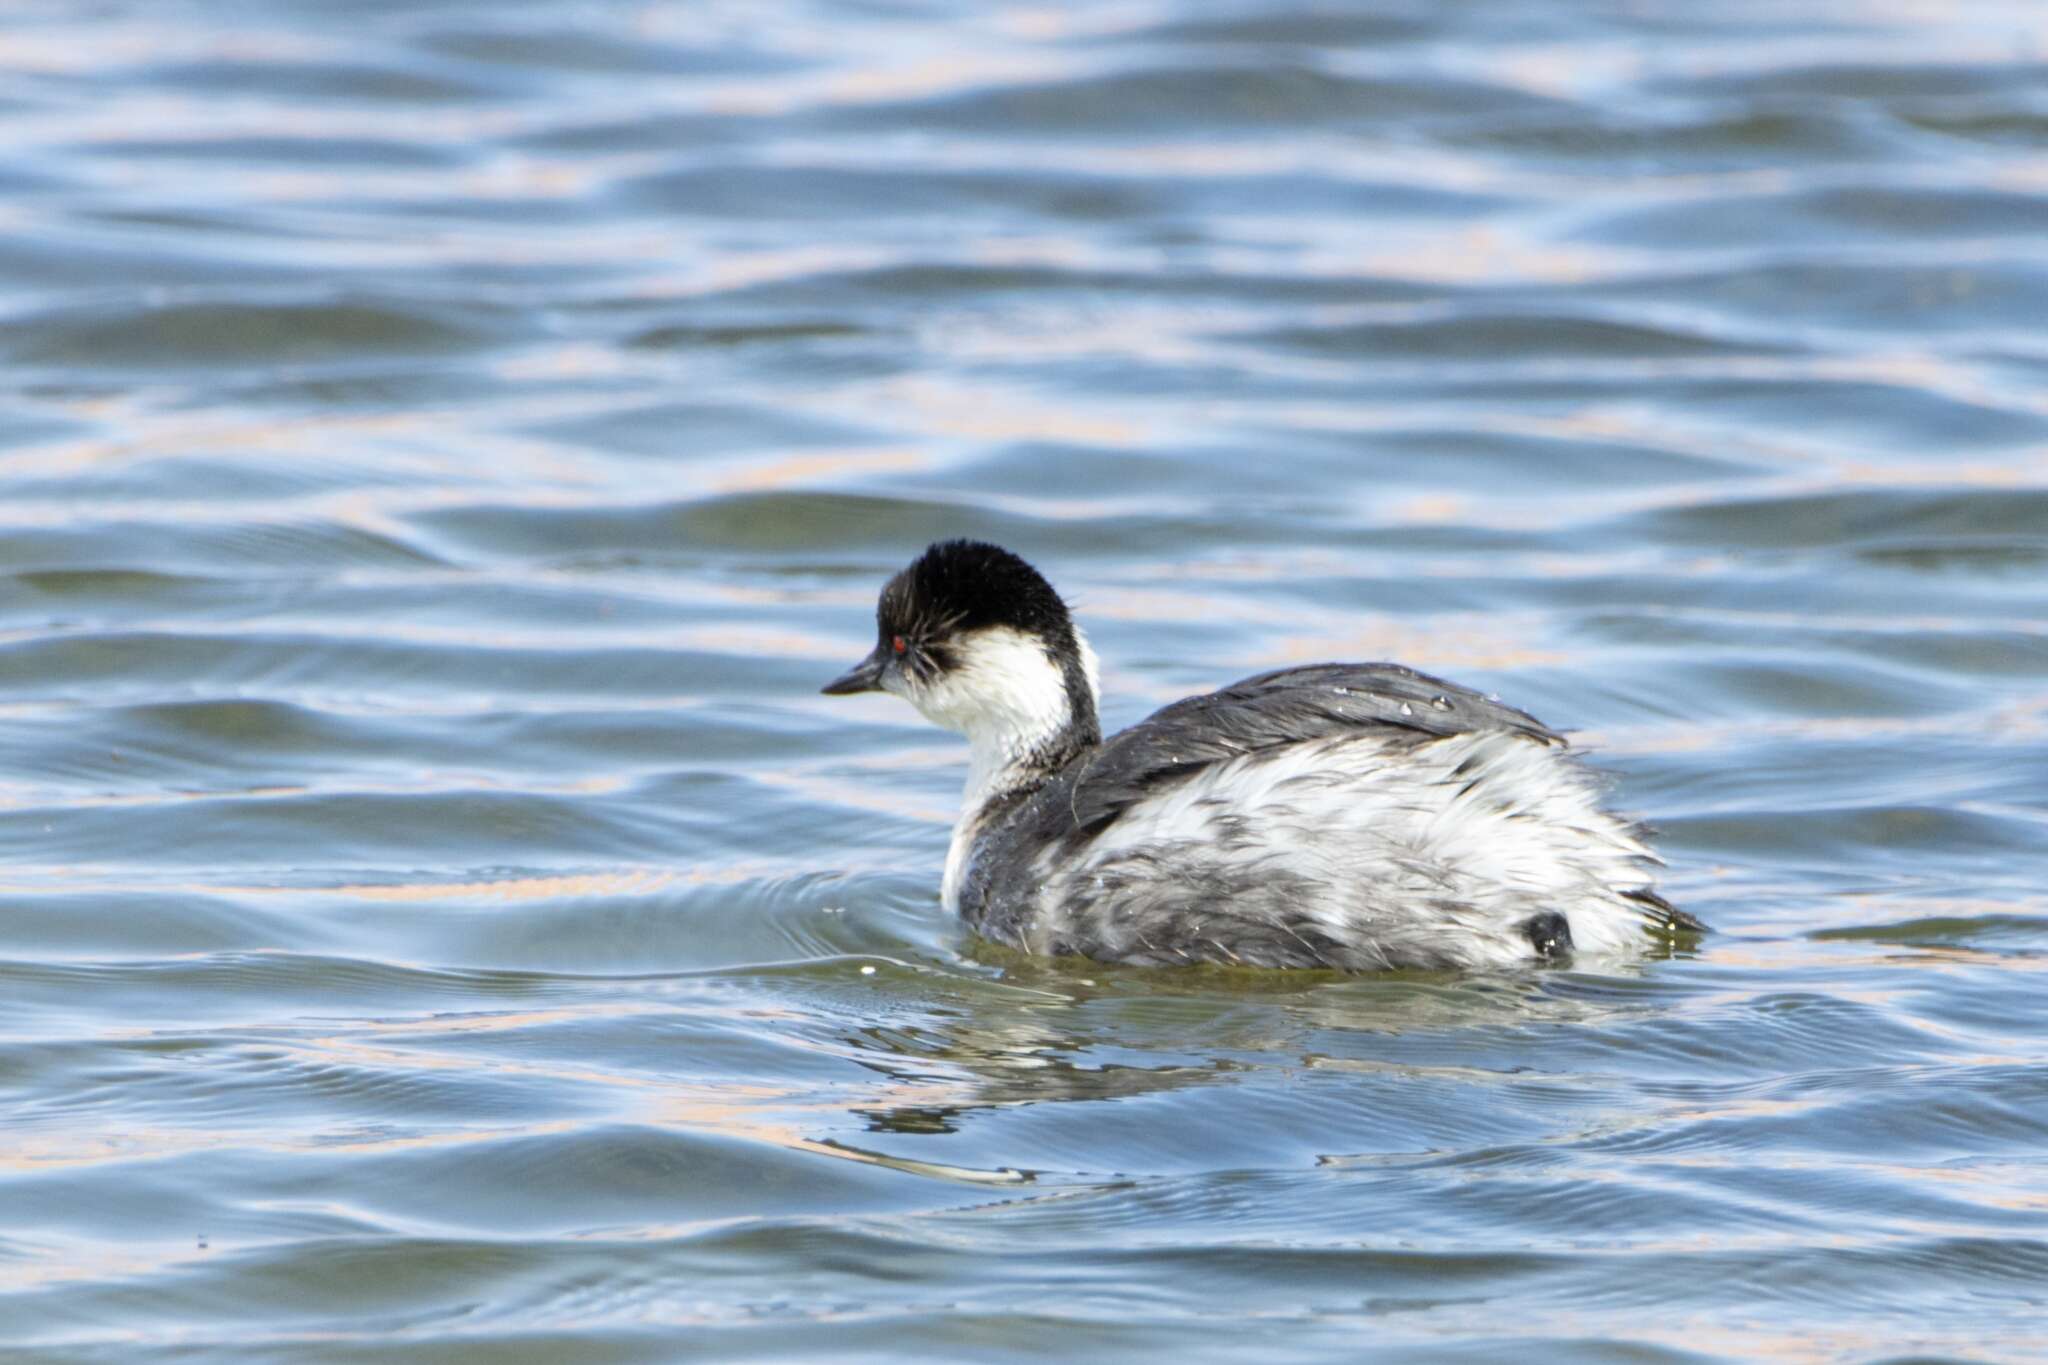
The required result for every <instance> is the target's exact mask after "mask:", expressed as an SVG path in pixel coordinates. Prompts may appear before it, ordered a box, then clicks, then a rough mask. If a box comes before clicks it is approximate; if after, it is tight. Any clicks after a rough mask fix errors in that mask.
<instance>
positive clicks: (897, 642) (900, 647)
mask: <svg viewBox="0 0 2048 1365" xmlns="http://www.w3.org/2000/svg"><path fill="white" fill-rule="evenodd" d="M889 648H891V649H893V650H895V651H896V652H897V653H898V654H901V653H902V652H903V651H904V650H906V649H909V648H910V646H909V645H906V644H904V643H903V637H902V636H901V635H898V636H896V637H895V638H894V639H892V640H890V641H889Z"/></svg>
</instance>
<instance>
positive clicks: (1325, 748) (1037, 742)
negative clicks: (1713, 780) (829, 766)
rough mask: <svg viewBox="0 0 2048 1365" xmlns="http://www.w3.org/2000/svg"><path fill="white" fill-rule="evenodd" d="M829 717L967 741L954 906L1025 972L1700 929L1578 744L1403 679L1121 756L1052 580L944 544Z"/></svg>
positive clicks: (1289, 702) (1338, 678)
mask: <svg viewBox="0 0 2048 1365" xmlns="http://www.w3.org/2000/svg"><path fill="white" fill-rule="evenodd" d="M875 621H876V636H877V639H876V644H875V647H874V650H873V652H872V653H870V654H869V655H868V656H867V657H866V658H865V659H863V660H861V662H860V663H858V664H856V665H854V667H853V668H852V669H850V670H848V671H847V673H846V674H845V675H843V676H842V677H839V678H837V679H835V680H834V681H832V682H831V683H828V684H827V685H826V686H825V688H824V689H823V690H824V691H825V692H826V693H827V694H828V695H833V696H839V695H844V694H847V693H855V692H866V691H883V692H889V693H892V694H894V695H896V696H898V697H901V698H903V699H904V700H905V701H908V702H909V703H910V704H911V705H912V706H915V707H916V708H917V709H918V710H919V711H920V712H922V713H923V714H924V716H925V717H926V718H927V719H928V720H931V721H933V722H935V723H936V724H938V725H941V726H944V727H945V728H947V729H949V730H957V731H959V732H961V733H963V734H965V735H966V737H967V742H968V769H967V789H966V792H965V795H964V797H963V800H962V807H961V814H960V820H959V823H958V825H957V826H956V827H955V829H954V831H953V840H952V845H951V847H950V849H949V850H948V852H947V856H946V870H945V877H944V881H943V883H942V885H941V893H940V894H941V899H942V901H943V902H944V904H945V906H946V908H947V909H948V910H949V911H952V912H953V913H955V914H958V915H959V916H961V917H962V918H963V919H964V920H965V921H966V923H967V925H968V926H969V927H970V928H972V929H973V930H975V931H976V932H977V933H979V934H981V935H982V936H983V937H984V938H987V939H990V940H992V941H994V942H997V943H1001V944H1006V945H1008V946H1010V947H1012V948H1018V949H1022V950H1024V951H1025V952H1028V953H1040V954H1050V955H1060V956H1063V955H1079V956H1083V957H1088V958H1093V959H1097V960H1099V961H1103V962H1113V963H1131V964H1140V965H1150V966H1161V965H1179V964H1192V963H1220V964H1237V965H1244V966H1256V967H1323V968H1339V969H1345V970H1352V971H1359V970H1377V969H1382V968H1393V967H1423V968H1495V967H1513V966H1517V965H1527V964H1533V963H1541V962H1555V961H1560V960H1564V959H1567V958H1570V957H1571V956H1572V955H1573V954H1574V953H1578V954H1587V953H1595V954H1614V953H1625V952H1629V951H1631V950H1639V949H1641V948H1644V947H1648V946H1650V945H1651V944H1652V943H1653V942H1654V941H1656V940H1657V939H1659V938H1668V937H1670V936H1671V935H1673V934H1676V933H1683V932H1693V931H1698V930H1699V929H1701V928H1702V927H1703V926H1701V925H1700V923H1699V921H1697V920H1695V919H1694V918H1692V917H1691V916H1690V915H1687V914H1686V913H1685V912H1683V911H1681V910H1679V909H1677V908H1676V907H1674V906H1673V905H1672V904H1671V903H1670V902H1669V901H1667V900H1665V899H1664V898H1663V897H1662V896H1660V895H1658V894H1657V891H1656V889H1655V887H1654V885H1653V883H1652V877H1651V869H1652V868H1653V867H1655V866H1656V865H1657V863H1658V859H1657V858H1656V856H1655V855H1654V854H1652V853H1651V852H1650V850H1649V848H1648V847H1647V846H1646V845H1645V843H1644V842H1643V831H1642V829H1641V828H1640V827H1639V826H1636V825H1634V824H1632V823H1630V822H1629V821H1627V820H1624V819H1622V818H1621V817H1619V816H1616V815H1614V814H1611V813H1610V812H1608V811H1607V810H1606V809H1605V808H1604V807H1603V806H1602V804H1601V800H1600V797H1601V787H1602V783H1601V781H1600V779H1599V778H1597V777H1596V776H1595V775H1594V774H1593V773H1592V772H1591V771H1590V770H1589V769H1587V768H1586V767H1585V766H1584V765H1582V764H1581V763H1580V762H1579V760H1578V759H1577V757H1576V756H1575V755H1573V754H1572V753H1571V752H1570V750H1569V747H1568V746H1567V744H1566V741H1565V739H1564V737H1563V736H1562V735H1560V734H1558V733H1557V732H1556V731H1554V730H1552V729H1550V728H1549V727H1548V726H1546V725H1544V724H1543V723H1542V722H1541V721H1539V720H1537V719H1535V718H1534V717H1533V716H1530V715H1528V714H1526V713H1524V712H1521V711H1517V710H1515V709H1514V708H1512V707H1509V706H1504V705H1502V704H1501V703H1500V702H1498V701H1496V700H1494V699H1492V698H1489V697H1485V696H1482V695H1480V694H1479V693H1477V692H1474V691H1472V690H1470V689H1469V688H1465V687H1460V686H1458V685H1457V684H1455V683H1449V682H1445V681H1443V680H1441V679H1438V678H1432V677H1430V676H1428V675H1427V674H1424V673H1418V672H1416V671H1415V670H1413V669H1410V668H1405V667H1403V666H1401V665H1399V664H1391V663H1328V664H1314V665H1310V666H1307V667H1299V668H1284V669H1279V670H1276V671H1274V672H1270V673H1261V674H1259V675H1258V676H1256V677H1252V678H1246V679H1244V680H1243V681H1242V682H1236V683H1232V684H1231V685H1230V686H1228V687H1224V688H1220V689H1218V690H1217V691H1214V692H1208V693H1203V694H1201V695H1199V696H1193V697H1188V698H1186V699H1185V700H1182V701H1178V702H1175V703H1173V704H1172V705H1170V706H1167V707H1165V708H1164V709H1162V710H1160V711H1157V712H1154V713H1153V714H1152V715H1151V716H1150V717H1149V718H1147V719H1145V720H1143V721H1140V722H1139V723H1138V724H1136V725H1134V726H1132V727H1131V728H1129V729H1128V730H1124V731H1122V732H1121V733H1119V734H1116V735H1113V736H1111V737H1110V738H1109V739H1107V740H1105V739H1103V737H1102V730H1101V726H1100V723H1099V721H1098V720H1097V715H1098V697H1099V691H1100V689H1099V684H1098V682H1097V666H1096V660H1095V652H1094V651H1093V650H1092V649H1091V648H1090V647H1089V645H1088V640H1087V637H1086V636H1085V635H1083V634H1082V632H1081V628H1080V627H1079V626H1077V625H1076V624H1074V621H1073V618H1072V616H1071V615H1070V614H1069V612H1068V610H1067V605H1066V603H1065V602H1064V601H1063V600H1062V599H1061V597H1060V595H1059V594H1058V593H1057V592H1056V591H1054V589H1053V587H1052V585H1051V584H1050V583H1048V582H1047V581H1046V580H1045V578H1044V576H1043V575H1041V574H1040V573H1039V572H1038V570H1036V569H1034V568H1033V567H1032V566H1031V565H1030V564H1028V563H1026V562H1025V561H1024V560H1023V559H1021V558H1019V557H1018V556H1016V555H1015V554H1012V553H1011V552H1010V551H1008V550H1005V549H1002V548H1001V547H999V546H995V545H989V544H985V543H982V542H978V541H972V540H948V541H942V542H940V543H937V544H934V545H932V546H931V547H929V548H928V549H926V550H925V552H924V553H923V554H921V555H920V556H918V558H917V559H916V560H915V561H913V562H912V563H911V564H910V566H909V567H908V568H905V569H904V570H902V571H901V572H900V573H898V574H896V575H895V576H894V577H893V578H891V579H890V580H889V582H888V583H887V585H886V586H884V587H883V589H882V593H881V598H880V600H879V602H878V603H877V605H876V610H875Z"/></svg>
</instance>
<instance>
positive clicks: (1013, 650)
mask: <svg viewBox="0 0 2048 1365" xmlns="http://www.w3.org/2000/svg"><path fill="white" fill-rule="evenodd" d="M875 633H876V637H877V638H876V643H875V649H874V652H873V653H872V654H870V655H869V656H868V657H867V658H866V659H864V660H862V661H861V662H860V663H859V664H857V665H855V666H854V667H853V668H852V669H851V670H849V671H848V672H847V673H846V674H845V676H843V677H840V678H838V679H836V680H834V681H833V682H831V683H829V684H827V685H826V687H825V689H824V690H825V691H826V692H828V693H832V694H835V695H836V694H841V693H848V692H866V691H871V690H876V689H880V690H883V691H889V692H898V693H901V694H902V695H903V696H905V697H906V698H907V699H909V700H910V701H912V702H913V703H915V704H917V705H918V707H919V708H920V709H921V710H923V711H925V713H926V714H927V715H930V716H932V718H933V719H934V720H939V721H940V722H941V723H942V724H952V723H953V720H952V717H951V716H950V715H943V714H940V713H941V712H954V711H958V710H961V709H963V708H967V702H968V700H969V699H962V700H960V701H958V702H956V701H954V700H953V699H951V698H949V697H947V696H945V695H943V689H942V684H945V683H947V682H948V681H949V680H951V681H954V682H960V683H961V684H962V685H963V686H965V687H967V688H969V689H970V690H974V691H978V692H980V693H981V694H983V695H984V696H986V695H987V694H990V693H993V692H996V691H998V690H1013V689H1015V688H1017V687H1019V686H1021V685H1028V684H1029V683H1030V682H1031V679H1030V678H1028V677H1018V676H1016V675H1017V674H1018V673H1020V672H1027V671H1035V670H1037V669H1041V668H1047V667H1049V668H1050V670H1051V671H1052V673H1053V674H1054V675H1055V682H1054V686H1056V687H1057V688H1058V689H1059V690H1061V691H1062V692H1064V693H1065V694H1066V700H1067V703H1068V722H1069V723H1070V724H1079V725H1081V726H1083V727H1084V729H1085V730H1086V731H1087V732H1089V733H1090V734H1093V733H1094V732H1095V730H1096V725H1095V684H1094V677H1093V673H1094V659H1093V656H1092V655H1091V654H1090V653H1089V651H1088V648H1087V645H1086V643H1085V642H1084V641H1083V640H1082V638H1081V635H1080V632H1079V631H1077V630H1076V629H1075V627H1074V622H1073V618H1072V617H1071V616H1069V615H1068V614H1067V604H1066V603H1065V602H1063V601H1061V600H1060V595H1059V594H1058V593H1057V592H1055V591H1054V590H1053V586H1052V584H1050V583H1048V582H1046V581H1045V576H1044V575H1043V574H1041V573H1039V572H1038V570H1036V569H1034V568H1032V567H1031V566H1030V565H1029V564H1027V563H1025V562H1024V561H1023V560H1022V559H1020V558H1018V557H1017V556H1016V555H1014V554H1011V553H1010V552H1009V551H1008V550H1005V549H1003V548H1002V547H1001V546H1000V545H990V544H987V543H986V542H984V541H978V540H943V541H940V542H938V543H937V544H935V545H933V546H931V547H930V548H929V549H927V550H926V551H925V552H924V553H923V554H921V555H919V556H918V557H917V558H916V559H915V560H913V561H912V562H911V563H910V565H909V567H907V568H905V569H904V570H902V571H901V572H900V573H898V574H897V575H896V576H895V577H894V578H891V579H890V580H889V582H888V584H887V585H886V586H884V587H883V589H882V596H881V600H880V601H879V602H877V603H876V605H875ZM1034 655H1035V656H1036V657H1035V658H1034V657H1032V656H1034ZM977 666H980V668H981V670H982V671H983V672H984V673H985V674H993V673H996V672H998V671H1000V672H1003V673H1006V674H1007V675H1008V676H1006V677H1004V678H1001V679H998V678H995V677H992V676H984V677H981V678H979V679H974V678H972V676H971V675H973V674H974V673H975V671H976V667H977ZM963 680H966V681H963ZM954 728H968V727H965V726H962V725H955V726H954ZM1090 742H1094V741H1093V740H1091V741H1090Z"/></svg>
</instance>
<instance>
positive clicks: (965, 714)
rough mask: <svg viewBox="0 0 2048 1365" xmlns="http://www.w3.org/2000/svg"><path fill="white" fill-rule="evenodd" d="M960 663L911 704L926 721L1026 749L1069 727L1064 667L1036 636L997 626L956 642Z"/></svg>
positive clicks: (915, 693)
mask: <svg viewBox="0 0 2048 1365" xmlns="http://www.w3.org/2000/svg"><path fill="white" fill-rule="evenodd" d="M951 648H952V651H953V658H954V663H953V666H952V667H951V668H949V669H947V670H946V671H945V672H944V673H943V674H941V675H940V676H939V677H938V678H936V679H935V680H933V682H932V683H931V684H930V685H929V686H926V687H918V686H916V685H915V684H913V685H912V686H911V689H910V693H909V696H910V701H911V703H912V704H913V705H915V706H916V707H917V709H918V710H920V711H922V712H923V713H924V715H925V719H927V720H929V721H931V722H932V723H933V724H934V725H942V726H944V727H945V728H946V729H948V730H958V731H960V732H961V733H963V734H965V735H966V736H967V737H968V738H970V739H973V740H975V741H977V742H979V741H980V740H981V739H982V738H984V737H987V738H990V739H1008V740H1016V741H1021V742H1023V743H1024V744H1025V747H1029V744H1030V743H1032V742H1036V741H1038V740H1041V739H1045V738H1049V737H1050V736H1051V735H1053V734H1056V733H1057V732H1058V731H1059V730H1060V728H1061V727H1063V726H1064V725H1065V724H1066V723H1067V720H1068V718H1069V714H1070V711H1071V708H1070V707H1069V706H1068V703H1067V685H1066V680H1065V679H1064V678H1062V677H1061V676H1060V670H1059V667H1058V665H1056V664H1055V663H1053V661H1052V658H1051V657H1050V656H1049V655H1047V654H1046V652H1045V649H1044V647H1043V646H1042V645H1040V644H1039V643H1038V641H1037V640H1035V639H1033V638H1032V637H1031V636H1029V635H1026V634H1024V633H1023V632H1022V631H1018V630H1012V629H1010V628H1009V627H1008V626H991V627H989V628H987V629H985V630H978V631H976V632H974V633H973V634H971V635H965V636H962V637H961V638H960V639H958V640H955V641H954V642H953V643H952V646H951Z"/></svg>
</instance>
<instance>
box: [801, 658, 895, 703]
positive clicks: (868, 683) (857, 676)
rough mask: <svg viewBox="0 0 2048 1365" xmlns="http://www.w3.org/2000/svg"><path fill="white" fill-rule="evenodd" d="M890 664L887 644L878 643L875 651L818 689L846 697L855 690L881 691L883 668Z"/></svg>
mask: <svg viewBox="0 0 2048 1365" xmlns="http://www.w3.org/2000/svg"><path fill="white" fill-rule="evenodd" d="M888 666H889V654H888V651H887V648H886V646H883V645H876V646H875V652H874V653H872V654H870V655H868V657H867V658H865V659H862V660H861V661H860V662H859V663H857V664H855V665H854V666H853V667H852V668H849V669H847V670H846V671H845V672H844V673H842V674H840V675H839V676H838V677H836V678H834V679H833V680H832V681H831V682H828V683H826V684H825V685H824V686H823V687H821V688H819V689H818V690H819V691H820V692H823V693H824V694H825V695H826V696H828V697H844V696H848V695H851V694H852V693H855V692H879V691H881V690H882V670H883V669H885V668H887V667H888Z"/></svg>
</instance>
